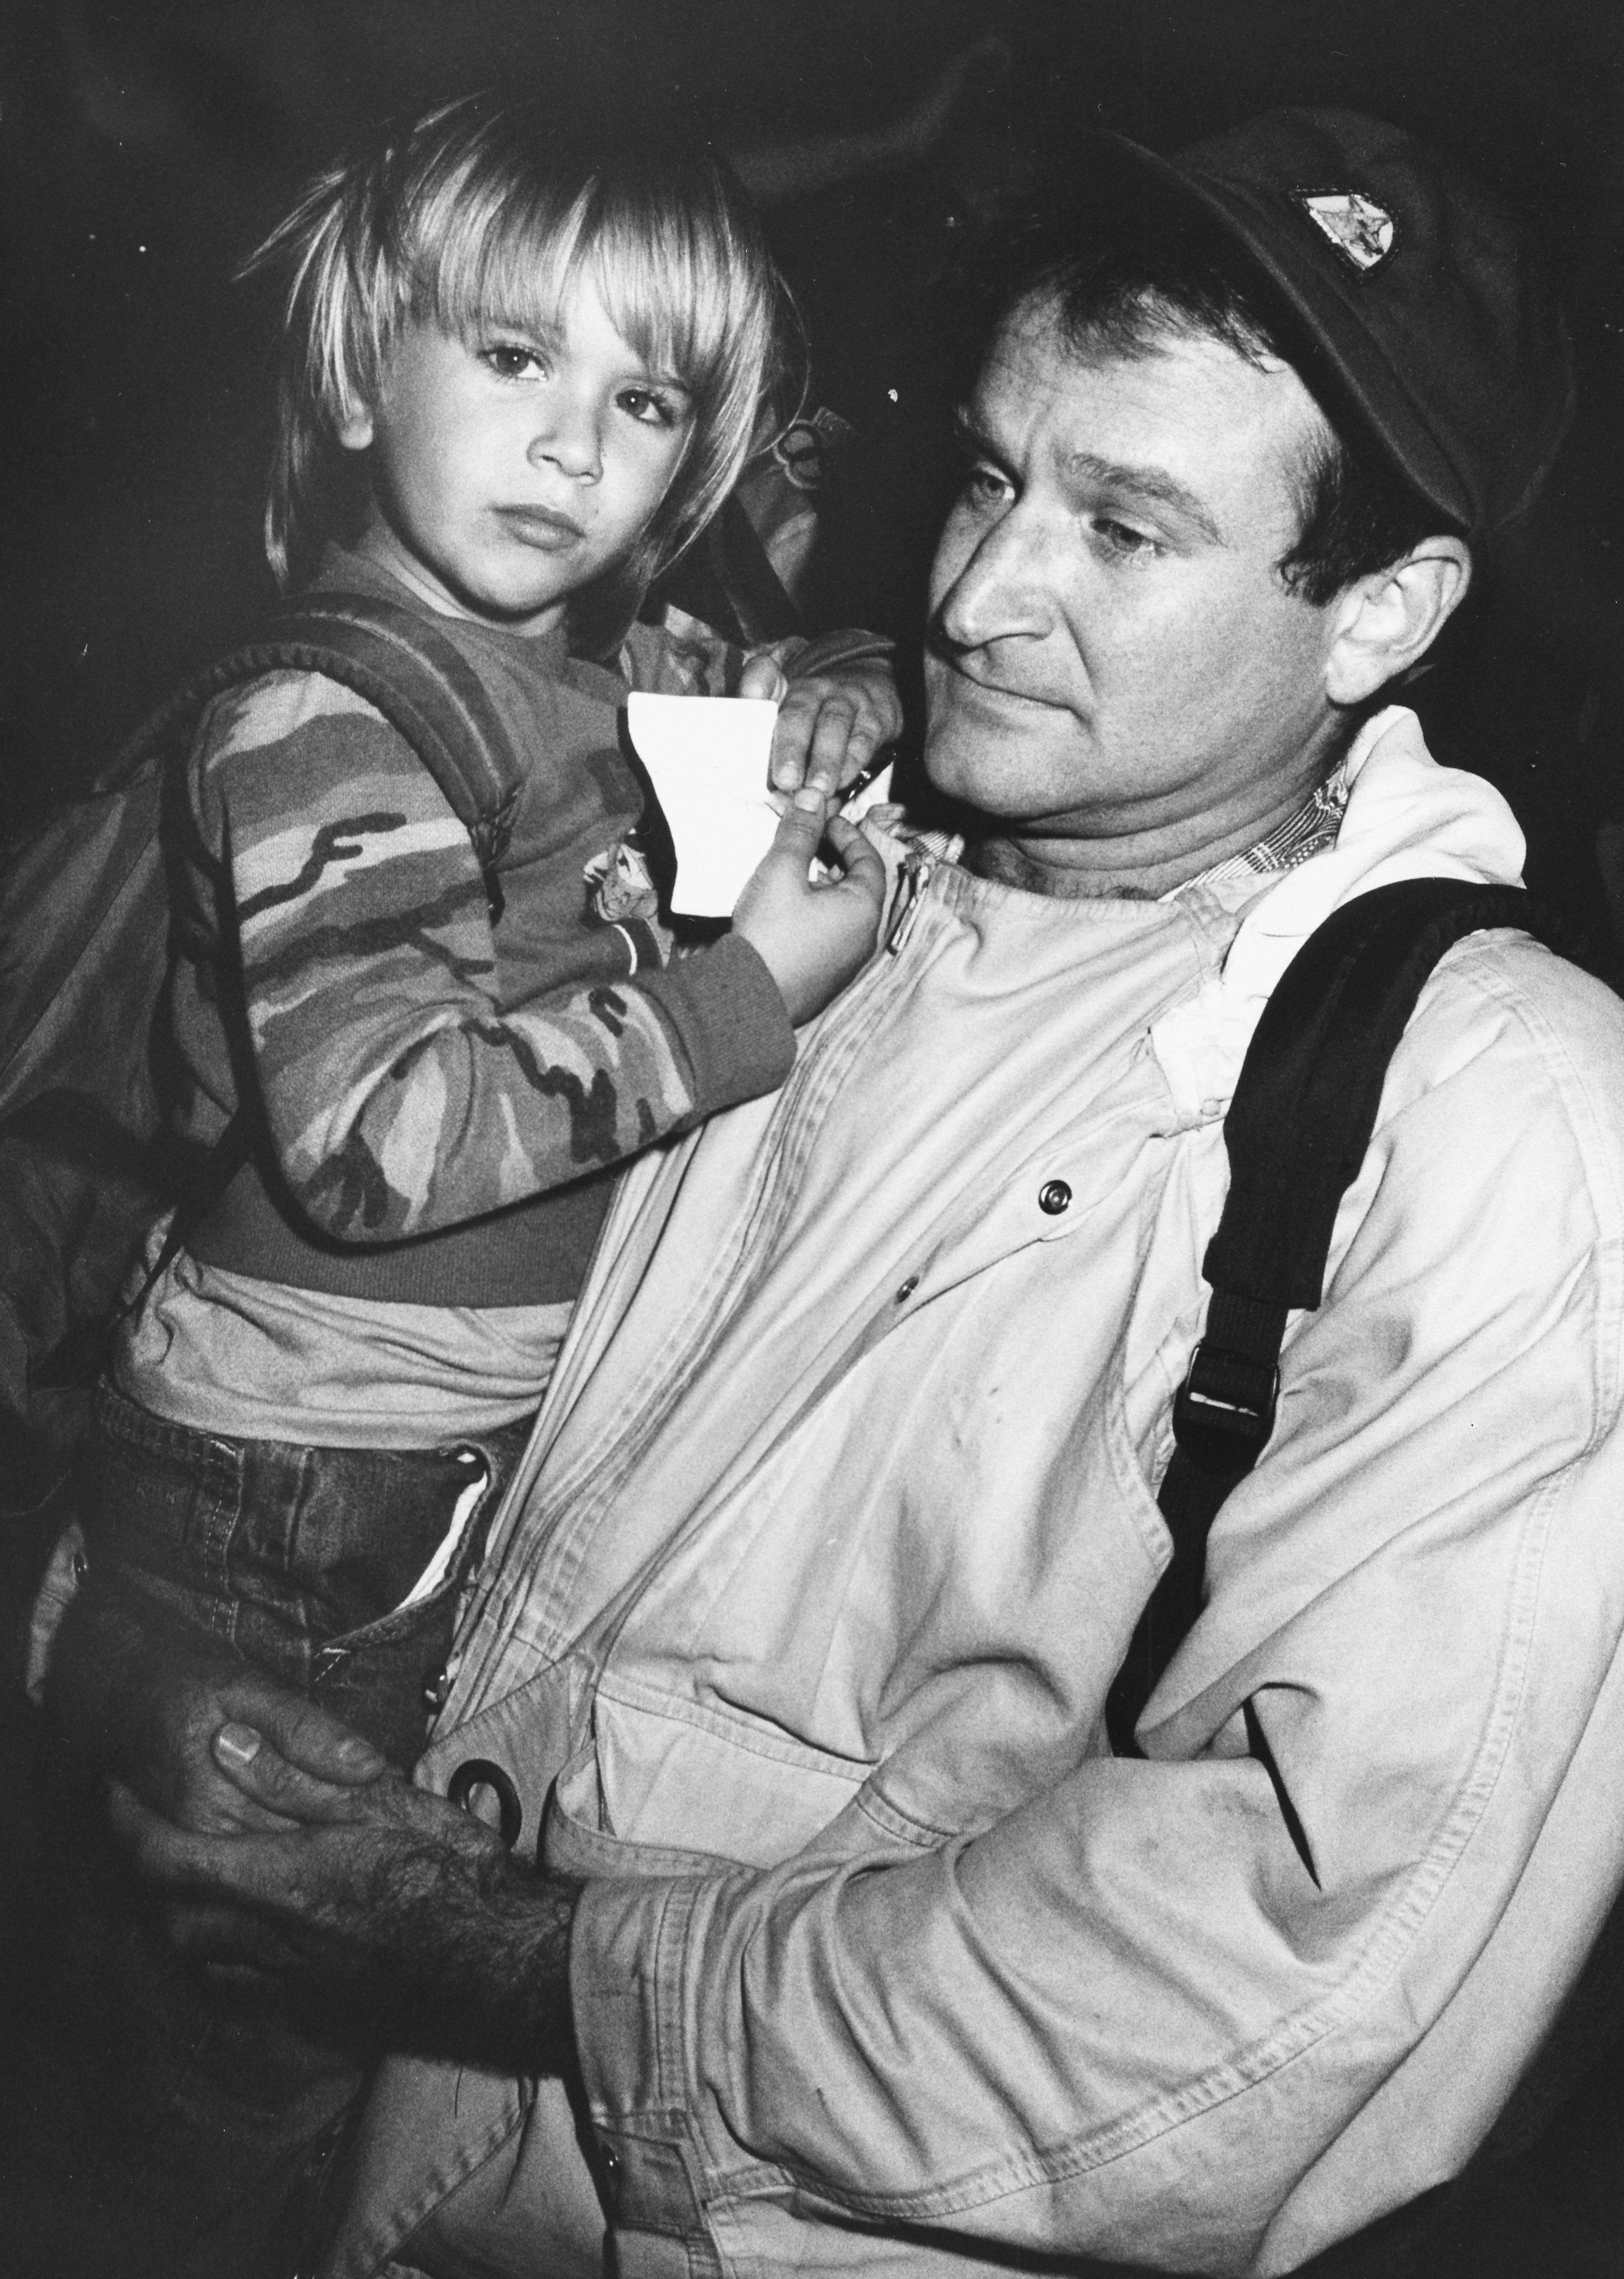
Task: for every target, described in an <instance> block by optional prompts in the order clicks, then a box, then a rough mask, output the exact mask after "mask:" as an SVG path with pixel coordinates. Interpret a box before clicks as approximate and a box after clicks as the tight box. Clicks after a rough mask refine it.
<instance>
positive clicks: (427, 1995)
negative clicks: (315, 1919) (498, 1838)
mask: <svg viewBox="0 0 1624 2279" xmlns="http://www.w3.org/2000/svg"><path fill="white" fill-rule="evenodd" d="M579 1893H580V1886H579V1885H578V1884H573V1883H566V1882H564V1881H562V1880H560V1879H559V1878H558V1877H554V1876H537V1875H535V1874H534V1873H532V1872H531V1871H530V1870H529V1869H527V1868H523V1867H520V1865H519V1864H518V1863H517V1862H516V1861H513V1860H512V1858H510V1857H509V1855H508V1854H507V1853H504V1852H502V1851H500V1850H496V1849H494V1848H493V1849H489V1850H481V1851H480V1852H478V1853H470V1852H468V1851H467V1850H466V1849H465V1848H463V1847H461V1846H454V1845H446V1844H442V1843H439V1842H435V1841H430V1842H428V1843H426V1844H424V1845H421V1846H420V1847H419V1848H418V1849H416V1850H415V1851H413V1852H412V1853H408V1854H405V1855H404V1856H402V1855H396V1856H394V1857H391V1858H381V1859H380V1861H378V1863H377V1866H376V1867H375V1868H374V1869H373V1873H372V1875H371V1876H370V1878H369V1879H368V1884H367V1888H366V1907H365V1915H366V1924H365V1932H364V1945H363V1944H360V1943H358V1941H356V1940H355V1939H354V1938H353V1937H352V1936H350V1935H347V1934H346V1933H345V1931H344V1930H343V1929H342V1928H338V1927H337V1926H335V1928H334V1930H330V1931H328V1932H327V1934H326V1936H325V1938H323V1940H322V1942H321V1945H320V1946H319V1948H315V1949H313V1950H312V1955H311V1967H312V1976H314V1978H315V1979H316V1980H317V1981H318V1982H319V1980H321V1979H322V1978H324V1977H330V1978H331V1979H332V1980H333V1981H335V1984H336V1988H337V1989H338V1990H341V1991H342V1990H345V1989H347V1990H348V1991H349V1994H350V1999H353V2000H354V2001H355V2002H356V2004H357V2005H358V2007H359V2008H360V2009H362V2010H363V2011H364V2012H365V2013H366V2014H367V2016H368V2018H369V2019H370V2022H372V2023H373V2026H374V2028H376V2029H381V2030H382V2032H383V2034H384V2036H385V2037H386V2038H387V2040H388V2042H389V2045H390V2046H391V2047H393V2048H396V2049H412V2050H416V2051H418V2052H419V2053H422V2054H424V2055H427V2056H435V2057H444V2058H453V2059H459V2060H463V2061H464V2062H465V2063H470V2064H477V2065H489V2066H496V2067H503V2068H510V2069H512V2070H513V2071H515V2072H521V2073H557V2072H558V2071H559V2070H560V2068H562V2067H563V2066H564V2065H565V2064H566V2062H567V2061H568V2060H569V2057H570V2053H571V2050H572V2040H573V2037H572V2027H571V2020H570V2004H569V1945H570V1931H571V1928H572V1925H573V1922H574V1915H575V1903H576V1900H577V1898H578V1896H579Z"/></svg>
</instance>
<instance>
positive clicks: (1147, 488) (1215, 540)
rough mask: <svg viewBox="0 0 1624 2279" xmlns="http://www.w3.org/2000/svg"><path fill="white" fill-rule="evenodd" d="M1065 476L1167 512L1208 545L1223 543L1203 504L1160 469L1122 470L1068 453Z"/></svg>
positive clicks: (1110, 461)
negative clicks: (1177, 516) (1135, 499)
mask: <svg viewBox="0 0 1624 2279" xmlns="http://www.w3.org/2000/svg"><path fill="white" fill-rule="evenodd" d="M1066 473H1067V474H1068V475H1069V476H1071V477H1072V478H1073V479H1074V480H1077V481H1080V482H1084V483H1089V484H1094V485H1097V487H1099V488H1100V489H1101V490H1106V491H1111V492H1112V493H1113V494H1115V495H1118V496H1120V497H1121V496H1126V497H1128V498H1142V499H1144V500H1146V501H1148V502H1149V503H1151V505H1153V506H1165V507H1167V508H1170V509H1171V510H1172V511H1173V512H1174V514H1176V515H1180V516H1181V517H1182V518H1183V519H1184V520H1185V521H1186V522H1188V523H1189V525H1190V526H1191V527H1192V529H1194V530H1196V531H1197V532H1198V533H1200V535H1201V536H1202V537H1203V538H1205V540H1206V541H1207V542H1208V544H1209V545H1212V546H1221V545H1223V544H1224V542H1225V541H1224V533H1223V531H1222V530H1221V528H1220V526H1219V524H1218V523H1217V522H1216V521H1215V520H1214V518H1213V515H1212V509H1211V508H1210V507H1209V506H1208V505H1207V504H1206V503H1205V500H1203V499H1200V498H1197V495H1196V494H1195V492H1194V491H1192V490H1189V489H1187V488H1186V487H1185V486H1184V485H1183V484H1182V483H1181V482H1179V481H1178V480H1176V479H1175V478H1174V476H1172V475H1169V474H1167V473H1166V472H1164V471H1163V470H1162V469H1161V468H1160V467H1125V466H1120V465H1119V464H1118V463H1117V462H1116V461H1115V460H1114V459H1102V458H1100V457H1098V455H1097V453H1096V452H1093V451H1071V452H1068V453H1067V454H1066Z"/></svg>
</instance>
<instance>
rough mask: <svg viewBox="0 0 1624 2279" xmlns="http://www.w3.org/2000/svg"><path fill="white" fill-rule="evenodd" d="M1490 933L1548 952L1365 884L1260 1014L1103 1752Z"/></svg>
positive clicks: (1530, 917) (1123, 1740) (1448, 887)
mask: <svg viewBox="0 0 1624 2279" xmlns="http://www.w3.org/2000/svg"><path fill="white" fill-rule="evenodd" d="M1490 926H1515V927H1517V928H1519V929H1520V931H1521V932H1524V933H1529V934H1532V935H1534V936H1535V938H1536V939H1537V940H1543V941H1546V942H1548V943H1550V944H1551V946H1552V947H1559V941H1558V940H1557V939H1556V936H1557V935H1558V933H1559V928H1558V927H1557V926H1556V925H1555V924H1554V922H1553V921H1552V920H1551V919H1550V918H1549V917H1545V916H1544V915H1543V914H1542V913H1541V912H1540V911H1539V909H1537V907H1536V906H1535V904H1534V903H1533V902H1531V901H1530V899H1529V897H1528V894H1525V893H1524V892H1523V890H1522V889H1521V888H1520V887H1517V886H1475V885H1473V884H1471V883H1469V882H1468V881H1466V880H1461V879H1403V880H1400V881H1399V882H1398V883H1397V884H1396V885H1393V886H1377V887H1375V888H1374V889H1373V891H1372V892H1370V893H1369V894H1360V895H1358V896H1356V897H1355V899H1354V900H1353V901H1351V902H1346V903H1344V904H1343V907H1342V909H1339V910H1335V911H1334V912H1333V913H1332V915H1331V916H1330V917H1328V918H1327V920H1326V921H1325V923H1324V925H1321V926H1319V927H1317V928H1316V930H1315V931H1314V932H1312V934H1311V935H1310V936H1309V938H1308V940H1306V941H1305V943H1304V944H1303V946H1302V948H1300V949H1299V950H1298V951H1297V955H1296V956H1295V957H1294V958H1293V959H1292V961H1291V963H1290V964H1289V966H1288V967H1287V969H1286V971H1285V973H1284V974H1283V975H1282V976H1281V980H1280V982H1279V984H1278V985H1277V986H1276V988H1275V990H1274V994H1273V996H1272V997H1271V998H1270V999H1269V1001H1268V1003H1267V1005H1266V1007H1265V1008H1264V1011H1263V1017H1262V1018H1261V1019H1260V1020H1259V1022H1258V1026H1257V1028H1256V1030H1255V1031H1254V1032H1253V1035H1252V1040H1251V1044H1250V1046H1249V1047H1247V1052H1246V1058H1245V1061H1244V1062H1243V1065H1242V1069H1241V1074H1240V1078H1239V1081H1238V1082H1237V1084H1236V1086H1235V1097H1234V1099H1233V1101H1231V1102H1230V1106H1229V1112H1228V1116H1226V1117H1225V1119H1224V1146H1225V1148H1226V1149H1227V1151H1228V1157H1229V1193H1228V1199H1227V1200H1226V1201H1225V1204H1224V1209H1223V1213H1222V1216H1220V1220H1219V1223H1218V1231H1217V1232H1216V1233H1215V1234H1214V1235H1213V1237H1212V1241H1211V1242H1210V1243H1209V1245H1208V1246H1207V1252H1206V1256H1205V1259H1204V1260H1203V1262H1202V1272H1203V1275H1204V1276H1205V1279H1206V1281H1207V1282H1208V1283H1209V1284H1210V1285H1211V1286H1212V1301H1211V1303H1210V1304H1209V1306H1208V1308H1207V1318H1206V1326H1205V1332H1204V1334H1203V1336H1202V1339H1201V1341H1200V1343H1199V1344H1198V1345H1197V1347H1196V1350H1195V1354H1194V1355H1193V1357H1192V1359H1191V1361H1190V1365H1189V1375H1188V1376H1187V1377H1186V1378H1185V1380H1184V1383H1183V1385H1181V1388H1180V1390H1179V1393H1178V1394H1177V1396H1176V1398H1175V1399H1174V1406H1173V1431H1174V1453H1173V1458H1172V1461H1171V1462H1170V1463H1169V1464H1168V1467H1167V1471H1166V1477H1165V1478H1164V1480H1163V1482H1162V1488H1161V1494H1160V1496H1159V1498H1158V1502H1159V1504H1160V1508H1161V1514H1162V1517H1163V1519H1164V1520H1165V1521H1166V1524H1167V1530H1168V1532H1169V1534H1170V1535H1171V1536H1172V1539H1173V1555H1172V1558H1171V1559H1170V1560H1169V1562H1168V1564H1167V1566H1166V1569H1164V1570H1163V1572H1162V1575H1161V1577H1160V1579H1159V1581H1158V1584H1157V1585H1156V1588H1155V1590H1154V1591H1153V1592H1152V1593H1151V1599H1150V1601H1149V1603H1148V1605H1147V1606H1146V1608H1145V1609H1144V1612H1143V1615H1141V1616H1140V1619H1139V1623H1138V1627H1137V1628H1136V1629H1135V1632H1134V1636H1133V1641H1132V1643H1131V1645H1130V1646H1129V1648H1128V1657H1127V1659H1126V1661H1124V1662H1123V1664H1122V1667H1121V1669H1120V1670H1119V1671H1118V1673H1117V1676H1116V1678H1115V1680H1114V1682H1113V1684H1112V1688H1111V1692H1110V1693H1109V1695H1108V1696H1107V1699H1106V1704H1105V1718H1106V1725H1107V1729H1108V1730H1109V1733H1110V1736H1111V1744H1112V1748H1113V1750H1114V1751H1115V1753H1117V1755H1118V1756H1138V1755H1140V1754H1141V1753H1142V1752H1141V1751H1140V1749H1139V1747H1138V1745H1137V1743H1136V1742H1135V1739H1134V1728H1135V1725H1136V1724H1137V1723H1138V1721H1139V1716H1140V1713H1141V1711H1142V1710H1143V1707H1144V1705H1145V1703H1146V1702H1147V1701H1148V1700H1150V1697H1151V1692H1152V1691H1153V1690H1154V1688H1155V1686H1156V1684H1157V1683H1158V1680H1159V1678H1160V1677H1161V1675H1162V1672H1163V1671H1164V1670H1165V1669H1166V1667H1167V1665H1168V1663H1169V1662H1170V1661H1172V1659H1173V1656H1174V1653H1175V1652H1176V1651H1177V1649H1178V1647H1179V1646H1180V1645H1181V1643H1182V1641H1183V1639H1184V1638H1185V1637H1186V1635H1187V1634H1188V1632H1189V1630H1190V1628H1191V1626H1192V1625H1193V1623H1195V1620H1196V1617H1197V1615H1198V1614H1199V1613H1200V1611H1201V1605H1202V1599H1203V1594H1204V1585H1205V1575H1206V1546H1207V1537H1208V1534H1209V1532H1210V1531H1211V1529H1212V1522H1213V1519H1214V1518H1215V1517H1216V1515H1217V1514H1218V1511H1219V1508H1220V1506H1221V1505H1222V1503H1223V1501H1224V1499H1225V1497H1226V1496H1228V1493H1229V1492H1230V1490H1231V1489H1232V1488H1233V1487H1235V1485H1236V1483H1237V1482H1238V1481H1240V1480H1242V1479H1243V1478H1244V1477H1245V1476H1246V1474H1247V1473H1248V1472H1249V1471H1250V1470H1251V1468H1252V1466H1253V1464H1254V1463H1255V1462H1257V1460H1258V1456H1259V1455H1260V1454H1262V1452H1263V1449H1264V1446H1265V1444H1266V1442H1267V1440H1268V1437H1269V1434H1270V1432H1271V1431H1273V1430H1274V1404H1275V1399H1276V1396H1277V1393H1278V1391H1279V1385H1280V1347H1281V1339H1282V1337H1283V1336H1284V1334H1285V1327H1286V1316H1287V1315H1288V1314H1289V1312H1290V1311H1291V1310H1292V1309H1293V1308H1314V1307H1317V1306H1318V1305H1319V1303H1320V1298H1321V1296H1322V1294H1323V1291H1324V1282H1325V1266H1326V1259H1327V1257H1328V1254H1329V1250H1330V1245H1331V1235H1332V1232H1333V1230H1334V1228H1335V1223H1336V1212H1337V1207H1338V1205H1339V1204H1340V1203H1341V1201H1342V1198H1343V1193H1345V1192H1346V1190H1347V1188H1348V1187H1349V1186H1350V1185H1351V1183H1352V1181H1353V1179H1354V1178H1355V1177H1356V1176H1357V1174H1358V1169H1359V1166H1360V1165H1361V1163H1363V1162H1364V1160H1365V1153H1366V1148H1367V1147H1369V1145H1370V1138H1371V1133H1372V1132H1373V1131H1374V1128H1375V1121H1376V1112H1377V1109H1378V1108H1379V1106H1380V1104H1381V1099H1382V1083H1383V1081H1384V1079H1385V1078H1386V1075H1387V1068H1388V1063H1389V1060H1390V1059H1391V1058H1392V1055H1393V1052H1394V1049H1395V1047H1397V1043H1398V1040H1399V1038H1400V1037H1401V1036H1402V1035H1403V1033H1404V1031H1405V1024H1407V1022H1408V1021H1409V1018H1410V1016H1411V1014H1412V1012H1413V1011H1414V1009H1415V1002H1416V1000H1417V998H1418V997H1419V996H1420V993H1421V989H1422V987H1423V986H1424V985H1425V983H1426V981H1427V978H1428V975H1429V974H1430V973H1431V972H1432V970H1433V968H1434V967H1435V965H1436V964H1437V963H1438V960H1439V959H1440V958H1441V957H1442V956H1443V954H1444V952H1445V950H1447V949H1449V948H1451V947H1452V946H1453V944H1454V943H1456V942H1458V941H1459V940H1461V938H1462V937H1463V936H1464V935H1466V934H1468V933H1475V932H1481V931H1482V929H1484V928H1485V927H1490Z"/></svg>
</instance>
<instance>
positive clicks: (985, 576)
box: [935, 507, 1052, 649]
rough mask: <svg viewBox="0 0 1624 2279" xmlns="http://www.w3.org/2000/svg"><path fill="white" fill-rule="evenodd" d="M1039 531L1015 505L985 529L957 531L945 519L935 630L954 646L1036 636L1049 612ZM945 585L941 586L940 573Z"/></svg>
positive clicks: (1042, 630) (1043, 547) (1046, 554)
mask: <svg viewBox="0 0 1624 2279" xmlns="http://www.w3.org/2000/svg"><path fill="white" fill-rule="evenodd" d="M1048 558H1049V549H1048V548H1047V546H1046V545H1045V543H1044V541H1043V533H1041V531H1040V530H1039V529H1038V528H1037V527H1036V526H1035V525H1034V524H1032V523H1030V522H1028V518H1026V517H1025V516H1024V515H1022V513H1021V512H1020V509H1019V507H1017V508H1014V509H1013V510H1011V512H1009V513H1008V514H1005V515H1004V516H1003V517H1002V518H1000V519H999V520H998V521H997V522H996V523H994V524H993V525H992V526H991V527H990V528H989V529H981V530H980V531H979V532H976V531H974V530H972V531H969V532H962V533H961V531H960V530H959V529H958V528H956V526H955V520H950V521H949V523H948V526H947V528H946V530H945V531H944V532H943V537H942V546H941V549H940V552H939V554H938V556H937V563H936V570H937V585H938V590H940V591H941V593H942V598H941V600H940V601H939V602H938V603H937V604H936V613H935V622H936V629H937V631H938V632H939V633H940V634H941V635H942V637H943V640H945V641H947V642H948V643H949V644H950V645H951V647H952V648H966V649H968V648H985V647H986V646H987V644H988V643H989V641H1005V640H1008V639H1011V638H1012V637H1015V638H1019V637H1020V636H1021V635H1023V634H1024V635H1027V636H1029V637H1041V636H1042V635H1043V633H1047V632H1048V631H1049V628H1050V622H1051V615H1052V610H1051V595H1050V592H1049V585H1050V580H1049V578H1048V575H1047V565H1048ZM944 570H945V572H946V573H947V581H948V582H947V584H946V586H945V588H944V589H943V587H942V585H941V579H942V573H943V571H944Z"/></svg>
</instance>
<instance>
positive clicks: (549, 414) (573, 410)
mask: <svg viewBox="0 0 1624 2279" xmlns="http://www.w3.org/2000/svg"><path fill="white" fill-rule="evenodd" d="M549 396H550V401H549V402H548V403H547V404H546V405H545V407H544V409H543V417H542V418H540V419H539V420H538V422H537V424H536V430H535V434H534V435H533V436H532V437H531V439H530V449H529V454H528V457H529V460H530V464H531V465H532V466H533V467H539V466H544V465H546V464H549V463H550V464H552V465H553V466H555V467H557V468H558V472H559V473H560V474H564V475H569V476H571V477H572V478H573V479H574V480H578V481H581V482H588V483H595V482H596V480H597V479H598V477H599V476H600V475H601V474H602V473H603V472H604V447H603V439H602V436H601V435H600V434H599V432H598V422H597V413H596V406H595V405H593V404H591V403H588V402H586V401H585V400H584V399H583V398H582V397H580V396H577V395H572V394H571V393H570V392H569V391H568V390H566V389H558V390H557V391H556V392H555V391H552V390H550V391H549Z"/></svg>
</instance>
